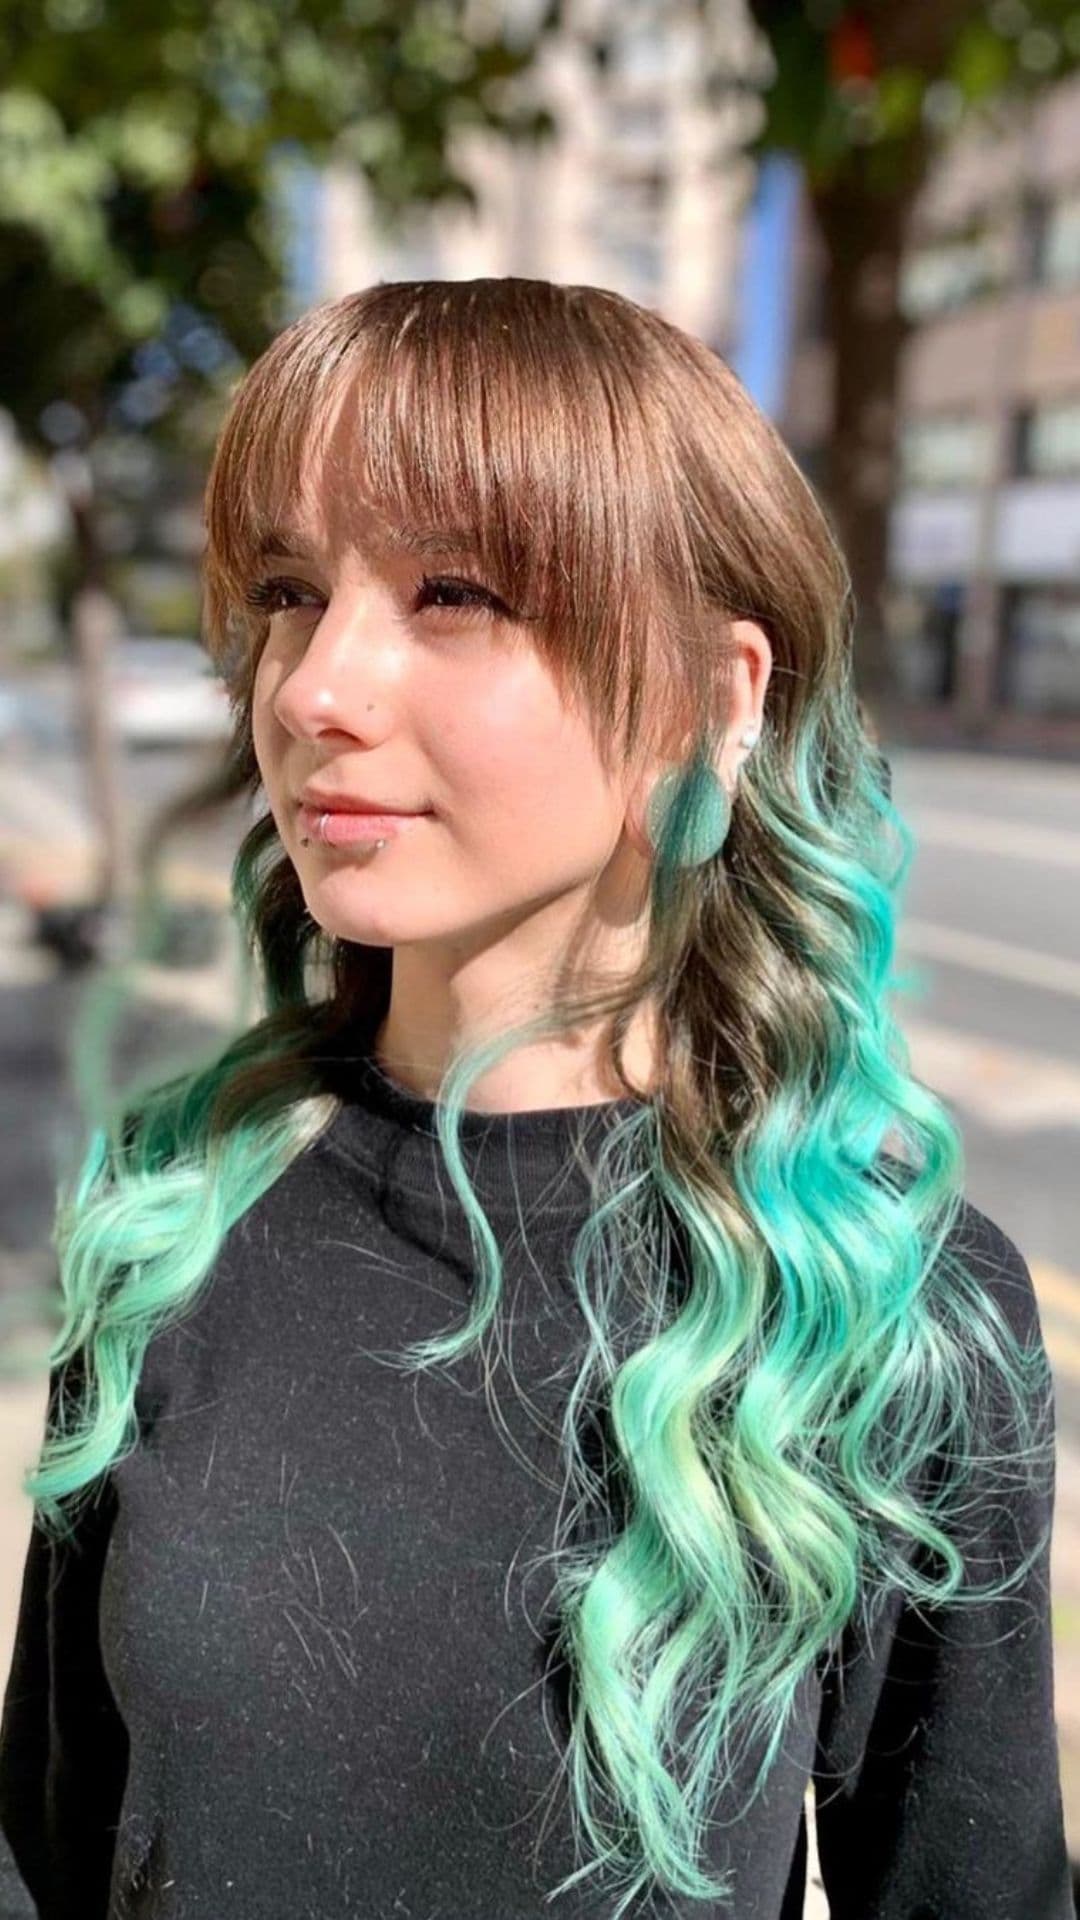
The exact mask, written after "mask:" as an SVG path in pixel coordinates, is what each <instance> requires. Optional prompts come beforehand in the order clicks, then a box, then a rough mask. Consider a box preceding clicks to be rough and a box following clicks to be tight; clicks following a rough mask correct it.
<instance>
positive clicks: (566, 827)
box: [431, 675, 611, 857]
mask: <svg viewBox="0 0 1080 1920" xmlns="http://www.w3.org/2000/svg"><path fill="white" fill-rule="evenodd" d="M459 692H460V689H459ZM470 693H471V697H469V696H468V695H467V696H466V697H465V698H458V699H457V700H456V701H455V702H453V703H450V702H448V703H447V704H446V706H445V707H444V709H443V712H442V716H441V718H440V719H439V720H438V722H437V724H436V726H435V728H434V730H433V733H432V748H431V760H432V764H433V765H434V766H436V767H437V768H438V769H439V773H440V776H441V783H442V785H443V787H444V791H445V793H446V796H447V810H448V812H451V813H453V815H454V826H455V831H457V832H458V833H459V834H460V835H461V836H462V838H463V839H469V840H473V839H475V840H476V843H477V845H478V846H480V847H482V848H486V849H487V850H488V852H489V854H491V855H493V856H494V855H495V854H496V851H498V853H499V854H501V853H502V852H503V850H506V851H508V852H509V854H510V855H511V857H513V856H514V854H515V851H516V854H517V855H518V856H520V855H521V854H523V853H524V852H525V849H526V848H527V847H531V846H533V845H537V846H540V845H547V846H548V847H552V846H555V847H558V848H559V849H560V850H562V851H564V852H570V853H572V852H573V851H574V850H581V851H582V852H583V853H586V854H589V853H591V852H592V851H594V849H595V843H596V840H597V837H598V835H599V836H603V835H605V834H606V833H608V832H609V831H610V814H611V801H610V798H609V797H608V795H607V792H606V785H605V781H604V776H603V771H602V769H601V768H600V766H599V764H598V763H597V760H596V757H595V750H594V748H593V744H592V740H591V738H590V736H589V733H588V730H587V728H586V726H585V724H584V723H583V722H582V721H581V720H579V719H578V718H577V717H576V716H574V715H573V714H570V713H568V712H567V711H566V710H565V709H564V708H563V707H562V705H561V703H560V702H559V701H558V699H557V697H556V695H555V693H554V691H553V690H552V689H551V687H550V686H549V684H548V683H547V682H546V680H544V679H543V678H540V679H539V680H538V679H537V678H535V677H531V676H528V675H523V676H521V677H520V678H519V677H516V676H510V677H509V678H504V679H502V680H501V681H499V682H498V683H497V684H495V685H494V686H492V685H488V687H487V688H484V689H481V688H473V689H471V690H470Z"/></svg>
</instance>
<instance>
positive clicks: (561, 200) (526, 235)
mask: <svg viewBox="0 0 1080 1920" xmlns="http://www.w3.org/2000/svg"><path fill="white" fill-rule="evenodd" d="M488 11H489V12H490V9H489V10H488ZM657 11H658V10H657V9H656V8H655V6H654V5H652V4H651V0H649V4H647V5H644V6H642V5H641V4H636V3H635V0H620V3H617V0H571V4H569V5H568V6H567V9H566V16H567V17H566V26H565V29H564V30H563V32H562V33H561V34H559V35H558V36H554V35H553V36H551V37H550V38H549V39H548V41H547V42H546V43H545V44H544V46H543V48H542V50H541V54H540V57H539V58H538V60H537V63H536V65H535V67H534V69H533V70H532V72H531V74H530V75H529V78H528V82H527V83H526V84H527V90H528V91H527V97H528V98H529V99H531V100H541V101H543V102H544V103H546V104H547V105H548V106H549V107H550V109H551V111H552V113H553V115H554V116H555V118H556V121H557V122H558V129H559V131H558V134H557V136H556V137H555V138H553V139H552V140H551V141H549V142H547V143H545V144H544V145H543V146H540V147H531V148H530V147H522V148H520V149H518V148H514V147H511V146H509V145H508V144H507V143H506V142H504V141H503V140H501V139H499V138H498V137H496V136H492V135H488V134H485V133H483V132H482V131H474V130H469V132H468V134H467V135H466V136H464V137H460V144H459V145H458V146H457V147H456V148H455V151H454V160H455V163H456V165H457V167H458V168H459V169H460V171H461V172H462V173H463V174H464V175H465V176H466V177H467V178H468V179H469V180H470V181H471V182H472V184H473V186H474V188H475V190H476V193H477V196H478V206H477V208H476V209H475V211H469V210H464V209H461V208H460V207H452V208H443V209H441V210H440V209H434V210H426V209H422V210H420V211H418V213H417V214H416V215H415V216H414V217H413V218H412V219H410V221H409V223H408V225H407V227H406V228H405V229H404V230H403V231H402V232H401V234H400V235H399V236H398V237H397V238H396V239H395V240H394V241H393V242H392V243H390V242H387V241H386V240H384V239H381V238H380V237H379V236H378V235H377V233H376V230H375V227H374V223H373V221H372V219H371V217H370V210H369V203H368V200H367V196H366V190H365V188H364V187H363V185H362V183H360V182H358V180H357V178H356V176H355V175H354V174H353V173H352V172H351V171H349V170H348V169H346V168H341V167H338V168H333V169H331V170H330V171H329V172H328V173H326V174H325V175H322V176H320V177H319V179H318V180H317V182H313V181H312V179H311V178H305V180H304V182H303V184H302V187H301V188H300V191H301V192H302V195H303V211H302V215H301V217H300V219H299V220H298V221H297V223H296V228H297V232H298V235H299V236H300V255H299V257H297V256H296V255H294V268H297V269H298V271H296V273H295V281H296V296H297V299H298V302H299V304H300V305H301V306H306V305H308V304H309V303H310V302H311V301H313V300H316V299H324V298H325V299H329V298H333V297H334V296H336V295H339V294H342V293H346V292H349V291H350V290H352V289H353V288H356V287H361V286H366V285H370V284H371V283H372V282H373V281H376V280H380V279H385V280H398V279H411V278H439V279H473V278H478V277H483V276H487V275H504V274H518V275H521V276H524V277H527V278H532V277H535V278H539V279H549V280H554V281H559V282H563V283H578V284H587V285H592V286H606V287H612V288H614V289H616V290H617V291H618V292H620V293H624V294H626V295H627V296H628V297H629V298H630V299H633V300H637V301H639V302H640V303H641V304H643V305H645V306H650V307H654V308H656V309H657V310H658V311H661V312H663V314H664V315H665V317H667V318H668V319H671V320H673V321H675V322H676V324H677V325H679V326H682V327H685V328H687V329H688V330H689V331H691V332H693V333H696V334H698V335H699V336H700V337H701V338H702V339H704V340H707V341H708V342H709V344H710V345H712V346H715V347H717V348H718V349H719V350H721V351H724V349H725V348H726V346H727V345H728V342H729V338H730V333H731V328H732V324H733V313H734V298H735V289H736V285H737V280H738V264H739V249H740V245H741V223H742V213H743V209H744V206H745V204H746V201H747V198H748V195H749V193H750V191H751V189H752V185H753V172H752V168H751V167H750V165H749V163H748V162H747V161H746V160H745V158H744V157H743V155H742V152H741V148H742V145H743V142H744V140H745V137H746V130H747V124H748V121H749V123H750V124H753V121H754V117H755V111H756V110H755V108H754V105H753V103H752V102H750V101H748V100H747V98H746V96H745V94H742V95H740V94H738V93H737V92H736V91H735V90H734V89H733V90H732V94H731V96H730V98H729V99H725V100H722V101H721V102H720V103H719V104H716V103H711V104H710V103H709V102H707V101H706V99H705V98H704V90H703V80H702V76H703V71H704V62H703V59H702V36H703V35H704V34H708V35H709V40H710V45H711V47H712V48H713V49H715V50H718V51H720V52H721V53H722V54H723V55H724V56H725V57H726V56H728V54H730V59H731V62H732V65H733V67H737V68H739V69H741V68H742V67H743V65H744V63H745V60H746V58H747V50H748V49H749V48H751V47H752V45H753V42H752V38H751V36H750V30H749V28H748V26H747V22H746V17H745V13H744V9H743V6H742V4H741V0H713V4H712V6H711V8H710V9H709V10H708V13H707V14H706V16H705V17H704V19H703V18H702V17H701V15H699V12H698V9H697V7H696V6H694V5H680V4H673V5H672V6H671V7H670V8H668V9H666V10H665V11H664V15H663V18H662V19H658V18H657ZM533 12H534V8H533V7H532V6H530V5H529V4H528V0H515V4H514V5H512V6H508V5H503V6H502V7H501V9H500V18H501V19H502V20H503V21H504V22H505V21H506V20H507V19H510V20H511V21H512V20H514V19H517V20H518V21H520V23H521V25H522V27H523V28H524V27H526V26H527V24H528V22H529V19H530V17H531V16H532V14H533ZM476 17H477V21H478V23H479V22H481V21H482V20H483V19H484V17H485V15H484V9H483V8H482V7H478V8H476ZM601 37H603V38H604V39H606V40H608V41H609V43H610V48H611V51H610V58H609V60H608V61H607V62H606V64H605V66H604V67H603V69H601V68H600V67H599V66H598V65H597V64H596V62H595V61H594V60H593V58H592V56H591V53H590V43H591V42H592V41H593V40H595V39H598V38H601ZM523 97H525V96H524V94H523Z"/></svg>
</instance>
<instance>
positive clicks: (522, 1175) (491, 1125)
mask: <svg viewBox="0 0 1080 1920" xmlns="http://www.w3.org/2000/svg"><path fill="white" fill-rule="evenodd" d="M332 1091H333V1092H334V1094H335V1095H336V1096H337V1097H338V1098H339V1099H340V1101H341V1106H340V1108H339V1110H338V1112H337V1114H336V1115H335V1117H334V1119H333V1120H332V1122H331V1124H330V1127H329V1128H328V1129H327V1132H326V1134H325V1135H324V1136H323V1137H324V1140H325V1141H326V1144H327V1145H328V1146H329V1147H330V1148H331V1150H332V1151H335V1152H337V1153H339V1154H342V1155H344V1156H345V1157H346V1158H347V1159H348V1160H350V1161H351V1162H352V1163H353V1164H354V1165H356V1166H359V1167H360V1168H362V1169H363V1170H364V1171H365V1172H366V1173H367V1174H369V1175H373V1176H376V1177H377V1178H378V1179H379V1181H380V1183H381V1184H383V1186H384V1187H386V1186H389V1187H392V1188H393V1189H394V1190H395V1191H397V1192H400V1193H402V1194H403V1195H406V1196H407V1197H408V1198H409V1199H410V1202H415V1203H417V1204H420V1205H423V1204H425V1203H432V1204H434V1205H435V1206H436V1207H441V1206H442V1205H443V1203H444V1200H445V1199H446V1198H449V1199H451V1200H455V1201H456V1195H455V1193H454V1188H453V1185H452V1182H451V1181H450V1177H449V1172H448V1170H447V1168H446V1166H445V1163H444V1162H443V1156H442V1149H441V1146H440V1144H439V1138H438V1128H437V1124H436V1103H435V1102H434V1101H433V1100H428V1099H425V1098H424V1097H423V1096H422V1095H420V1094H418V1093H416V1092H414V1091H413V1090H412V1089H411V1088H409V1087H406V1086H404V1085H402V1083H401V1082H400V1081H398V1080H395V1079H394V1078H393V1077H392V1076H391V1074H390V1073H388V1072H387V1070H386V1069H385V1068H384V1067H383V1066H382V1065H381V1064H380V1063H379V1061H378V1060H377V1059H376V1058H375V1054H374V1049H373V1040H372V1036H371V1035H370V1034H364V1035H359V1036H354V1037H352V1038H350V1040H349V1041H348V1042H347V1043H345V1044H343V1045H340V1046H339V1047H338V1048H337V1049H336V1050H335V1062H334V1072H333V1082H332ZM647 1105H648V1102H647V1101H645V1100H641V1099H639V1098H637V1097H636V1096H634V1095H627V1096H624V1097H621V1098H616V1099H612V1100H602V1101H596V1102H593V1103H591V1104H589V1105H585V1106H564V1107H533V1108H525V1109H522V1110H519V1111H515V1112H510V1113H504V1112H500V1111H493V1112H487V1111H481V1110H480V1109H477V1108H466V1109H465V1110H464V1112H463V1113H462V1115H461V1120H460V1123H459V1127H460V1131H459V1138H460V1142H461V1151H462V1158H463V1160H464V1163H465V1168H466V1171H467V1173H468V1176H469V1179H470V1181H471V1183H472V1184H473V1186H474V1187H475V1190H476V1193H477V1197H478V1199H479V1200H480V1202H481V1205H482V1206H483V1207H484V1210H485V1212H492V1213H502V1214H508V1215H512V1214H515V1213H517V1212H518V1211H519V1210H520V1209H521V1208H528V1209H530V1210H531V1209H533V1208H534V1207H535V1208H539V1209H542V1211H543V1212H544V1213H548V1212H551V1213H555V1214H563V1215H565V1214H569V1213H576V1212H580V1211H581V1210H582V1209H583V1207H584V1206H586V1205H587V1202H588V1199H589V1194H590V1177H589V1164H588V1163H589V1162H590V1161H591V1159H592V1157H593V1156H594V1155H595V1152H596V1149H597V1147H598V1145H599V1144H600V1143H601V1141H602V1139H603V1137H604V1136H605V1134H606V1133H607V1131H608V1129H609V1128H611V1127H612V1126H614V1125H616V1124H617V1123H618V1122H619V1121H620V1120H622V1119H625V1118H627V1117H629V1116H630V1115H632V1114H635V1113H639V1112H640V1111H641V1110H642V1109H643V1108H644V1107H646V1106H647ZM583 1161H584V1162H585V1164H583Z"/></svg>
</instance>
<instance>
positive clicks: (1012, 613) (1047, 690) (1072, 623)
mask: <svg viewBox="0 0 1080 1920" xmlns="http://www.w3.org/2000/svg"><path fill="white" fill-rule="evenodd" d="M1003 642H1004V644H1003V646H1002V653H1001V666H1000V675H1001V685H1000V692H1001V697H1002V700H1003V702H1004V704H1005V705H1006V706H1008V707H1011V708H1012V709H1013V710H1014V711H1016V712H1018V713H1052V714H1068V715H1071V714H1077V715H1080V585H1078V586H1067V587H1039V588H1030V589H1029V588H1026V587H1025V588H1016V587H1014V588H1012V589H1011V590H1010V592H1009V593H1008V594H1007V595H1006V599H1005V619H1004V635H1003Z"/></svg>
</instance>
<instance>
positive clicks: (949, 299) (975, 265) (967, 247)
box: [900, 226, 1010, 320]
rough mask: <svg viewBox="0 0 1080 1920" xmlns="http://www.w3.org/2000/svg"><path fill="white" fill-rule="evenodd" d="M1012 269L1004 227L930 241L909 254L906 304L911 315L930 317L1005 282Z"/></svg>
mask: <svg viewBox="0 0 1080 1920" xmlns="http://www.w3.org/2000/svg"><path fill="white" fill-rule="evenodd" d="M1009 272H1010V257H1009V240H1008V235H1007V234H1006V232H1005V230H1004V228H1003V227H1001V226H985V227H982V228H980V229H978V230H976V231H974V232H972V233H969V234H962V235H956V236H953V237H950V238H948V239H941V240H932V241H924V242H922V244H920V245H916V246H914V247H912V248H911V249H910V250H909V251H908V253H907V255H906V257H905V259H904V262H903V266H902V268H901V273H900V305H901V308H902V309H903V311H904V313H905V314H906V315H907V317H908V319H909V320H925V319H927V318H928V317H929V316H930V315H931V314H935V313H945V312H948V311H949V309H950V308H952V307H960V306H964V305H966V303H967V302H968V301H969V300H976V299H978V298H979V296H980V295H981V294H984V293H990V292H993V291H994V290H995V289H996V288H998V287H1002V286H1004V285H1005V283H1006V281H1007V279H1008V277H1009Z"/></svg>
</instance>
